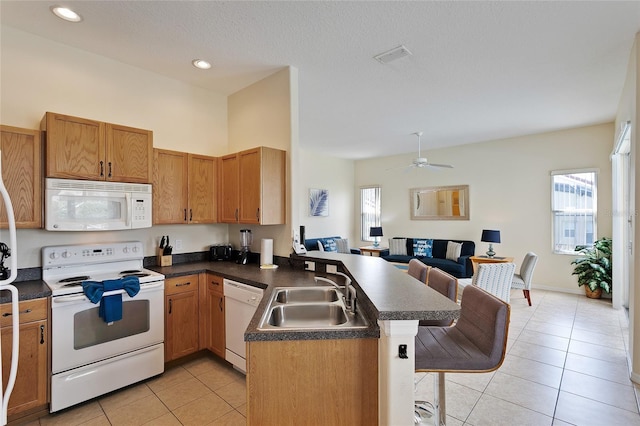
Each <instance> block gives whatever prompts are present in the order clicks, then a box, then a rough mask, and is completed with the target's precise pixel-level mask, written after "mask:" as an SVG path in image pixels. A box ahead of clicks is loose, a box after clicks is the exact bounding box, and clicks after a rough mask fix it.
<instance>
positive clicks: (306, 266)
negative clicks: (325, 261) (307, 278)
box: [304, 260, 316, 271]
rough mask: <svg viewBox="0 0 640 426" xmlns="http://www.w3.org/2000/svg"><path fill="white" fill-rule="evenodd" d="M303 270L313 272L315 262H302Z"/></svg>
mask: <svg viewBox="0 0 640 426" xmlns="http://www.w3.org/2000/svg"><path fill="white" fill-rule="evenodd" d="M304 269H306V270H307V271H315V270H316V262H311V261H309V260H305V261H304Z"/></svg>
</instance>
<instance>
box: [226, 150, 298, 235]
mask: <svg viewBox="0 0 640 426" xmlns="http://www.w3.org/2000/svg"><path fill="white" fill-rule="evenodd" d="M286 154H287V153H286V151H282V150H279V149H274V148H267V147H259V148H253V149H249V150H246V151H241V152H239V153H237V154H232V155H227V156H225V157H222V159H221V162H220V169H221V172H220V194H221V197H220V221H221V222H226V223H247V224H261V225H281V224H284V223H285V221H286V214H285V212H286V206H285V200H286V186H285V184H286Z"/></svg>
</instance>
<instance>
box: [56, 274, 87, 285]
mask: <svg viewBox="0 0 640 426" xmlns="http://www.w3.org/2000/svg"><path fill="white" fill-rule="evenodd" d="M89 278H91V277H89V276H87V275H81V276H79V277H71V278H65V279H63V280H60V281H58V283H59V284H62V283H74V284H75V283H76V282H78V281H86V280H88V279H89Z"/></svg>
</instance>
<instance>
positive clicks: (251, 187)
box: [238, 148, 270, 223]
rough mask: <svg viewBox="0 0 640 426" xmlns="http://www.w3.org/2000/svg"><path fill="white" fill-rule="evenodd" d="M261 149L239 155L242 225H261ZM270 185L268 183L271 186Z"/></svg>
mask: <svg viewBox="0 0 640 426" xmlns="http://www.w3.org/2000/svg"><path fill="white" fill-rule="evenodd" d="M260 151H261V148H255V149H250V150H248V151H242V152H240V153H238V162H239V164H238V165H239V183H240V189H241V191H240V215H239V220H238V221H239V222H240V223H260V202H261V198H262V194H261V192H262V186H263V185H262V181H261V173H260V168H261V167H260V165H261V161H260V160H261V158H260ZM269 184H270V183H267V185H269Z"/></svg>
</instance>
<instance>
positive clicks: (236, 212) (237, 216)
mask: <svg viewBox="0 0 640 426" xmlns="http://www.w3.org/2000/svg"><path fill="white" fill-rule="evenodd" d="M237 221H238V209H236V222H237Z"/></svg>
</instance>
